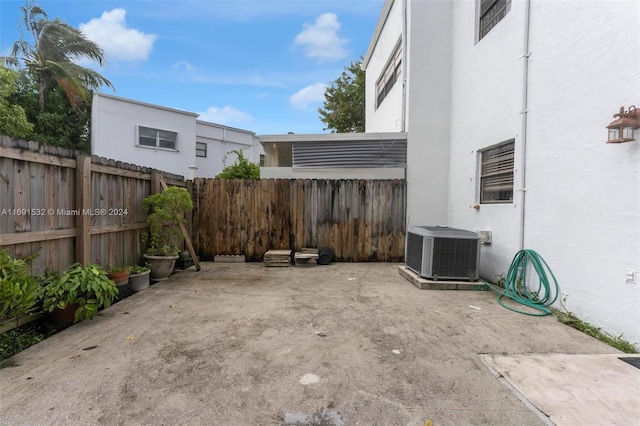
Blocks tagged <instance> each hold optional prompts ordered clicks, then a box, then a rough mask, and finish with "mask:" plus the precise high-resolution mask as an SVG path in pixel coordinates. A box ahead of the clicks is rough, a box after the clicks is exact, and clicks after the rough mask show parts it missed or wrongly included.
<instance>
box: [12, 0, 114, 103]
mask: <svg viewBox="0 0 640 426" xmlns="http://www.w3.org/2000/svg"><path fill="white" fill-rule="evenodd" d="M20 10H21V11H22V22H21V26H20V30H21V33H22V34H23V37H22V38H21V39H20V40H18V41H16V42H15V43H14V44H13V49H12V50H11V54H10V55H9V56H7V57H5V58H3V59H4V62H5V63H7V64H8V65H9V66H13V67H16V68H19V67H21V66H23V67H24V69H25V70H26V72H27V73H28V74H29V76H30V77H31V79H32V80H33V81H35V82H37V85H38V95H39V98H38V107H39V109H40V112H42V113H43V112H45V101H46V93H47V89H48V88H49V87H51V86H52V85H55V86H57V87H59V88H60V89H61V90H62V91H63V92H64V93H65V95H66V96H67V99H69V102H70V104H71V106H72V107H73V109H74V110H75V109H78V108H81V105H82V104H83V103H87V102H88V101H89V98H88V95H89V92H90V91H91V90H94V89H97V88H100V87H101V86H103V85H105V86H107V87H113V86H112V84H111V82H110V81H109V80H107V79H106V78H105V77H103V76H102V75H100V74H99V73H98V72H96V71H94V70H92V69H90V68H85V67H82V66H80V65H78V64H76V63H75V62H74V61H77V60H82V59H86V60H89V61H92V62H96V63H97V64H98V65H100V66H102V65H103V64H104V52H103V50H102V49H101V48H100V47H99V46H98V45H97V44H96V43H94V42H92V41H91V40H89V39H88V38H87V37H86V36H85V35H84V34H83V33H82V31H80V30H79V29H77V28H73V27H72V26H70V25H69V24H67V23H66V22H64V21H62V20H60V19H59V18H56V19H54V20H50V19H49V17H48V15H47V13H46V12H45V11H44V9H42V8H41V7H40V6H37V5H36V4H35V3H34V2H33V1H30V0H28V1H27V2H26V4H25V5H24V6H22V7H21V8H20ZM25 34H29V36H30V37H31V41H28V40H27V39H25V38H24V35H25Z"/></svg>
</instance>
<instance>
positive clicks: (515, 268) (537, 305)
mask: <svg viewBox="0 0 640 426" xmlns="http://www.w3.org/2000/svg"><path fill="white" fill-rule="evenodd" d="M534 274H535V275H537V284H536V283H535V277H534ZM483 282H484V283H485V284H487V286H488V287H489V288H490V289H491V290H493V291H494V292H496V293H498V295H499V296H498V303H500V305H502V306H503V307H505V308H507V309H509V310H511V311H514V312H518V313H520V314H525V315H532V316H539V317H542V316H546V315H549V314H551V309H549V308H548V306H551V305H553V303H554V302H555V301H556V300H557V299H558V294H559V287H558V281H557V280H556V277H555V275H553V272H552V271H551V268H549V265H548V264H547V262H545V260H544V259H543V258H542V256H540V255H539V254H538V253H537V252H536V251H534V250H531V249H524V250H520V251H519V252H518V253H516V255H515V256H514V257H513V260H512V261H511V266H509V270H508V271H507V274H506V275H505V277H504V290H502V289H500V288H497V287H495V286H494V285H492V284H490V283H488V282H486V281H483ZM505 297H506V298H509V299H511V300H513V301H515V302H516V303H519V304H521V305H524V306H527V307H529V308H532V309H533V310H535V311H537V312H531V311H524V310H520V309H516V308H515V307H513V306H508V305H506V304H505V302H504V301H503V298H505Z"/></svg>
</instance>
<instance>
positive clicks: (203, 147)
mask: <svg viewBox="0 0 640 426" xmlns="http://www.w3.org/2000/svg"><path fill="white" fill-rule="evenodd" d="M206 156H207V144H206V143H205V142H196V157H206Z"/></svg>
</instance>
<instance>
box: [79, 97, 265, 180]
mask: <svg viewBox="0 0 640 426" xmlns="http://www.w3.org/2000/svg"><path fill="white" fill-rule="evenodd" d="M197 117H198V114H196V113H192V112H187V111H181V110H176V109H172V108H165V107H162V106H158V105H152V104H147V103H144V102H138V101H134V100H131V99H125V98H120V97H116V96H112V95H105V94H100V93H96V94H94V96H93V105H92V110H91V153H92V154H94V155H98V156H101V157H107V158H112V159H114V160H119V161H123V162H127V163H132V164H137V165H140V166H146V167H152V168H155V169H159V170H163V171H167V172H171V173H175V174H178V175H182V176H184V177H185V178H187V179H189V178H191V177H193V176H194V175H195V177H205V178H207V177H210V178H212V177H214V176H215V175H217V174H218V173H220V172H221V171H222V169H223V167H224V166H225V164H224V158H225V156H226V155H227V154H228V153H229V152H231V151H234V150H243V152H244V156H245V157H246V158H248V159H249V160H250V161H251V162H254V163H259V162H260V154H263V153H264V150H263V148H262V145H261V144H260V142H259V141H258V138H257V137H256V135H255V133H253V132H251V131H248V130H242V129H236V128H233V127H228V126H223V125H220V124H215V123H209V122H206V121H200V120H196V118H197ZM137 126H143V127H150V128H153V129H160V130H169V131H173V132H177V133H178V140H177V143H176V148H177V149H176V150H175V151H174V150H168V149H156V148H150V147H146V146H139V145H138V144H137V142H138V139H137ZM196 141H197V142H205V143H206V144H207V157H206V158H204V157H196ZM235 160H236V156H235V155H233V154H231V155H229V156H228V158H227V163H226V165H230V164H233V163H234V162H235ZM194 166H195V167H197V170H196V171H195V173H194V170H193V169H192V168H193V167H194Z"/></svg>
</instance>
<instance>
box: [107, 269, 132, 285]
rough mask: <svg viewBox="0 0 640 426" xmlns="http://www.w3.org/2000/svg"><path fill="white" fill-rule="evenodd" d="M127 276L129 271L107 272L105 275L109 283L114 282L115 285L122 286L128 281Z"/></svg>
mask: <svg viewBox="0 0 640 426" xmlns="http://www.w3.org/2000/svg"><path fill="white" fill-rule="evenodd" d="M129 274H130V272H129V271H124V272H109V273H107V276H108V277H109V279H110V280H111V281H113V282H115V283H116V284H122V283H124V282H125V281H129Z"/></svg>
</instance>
